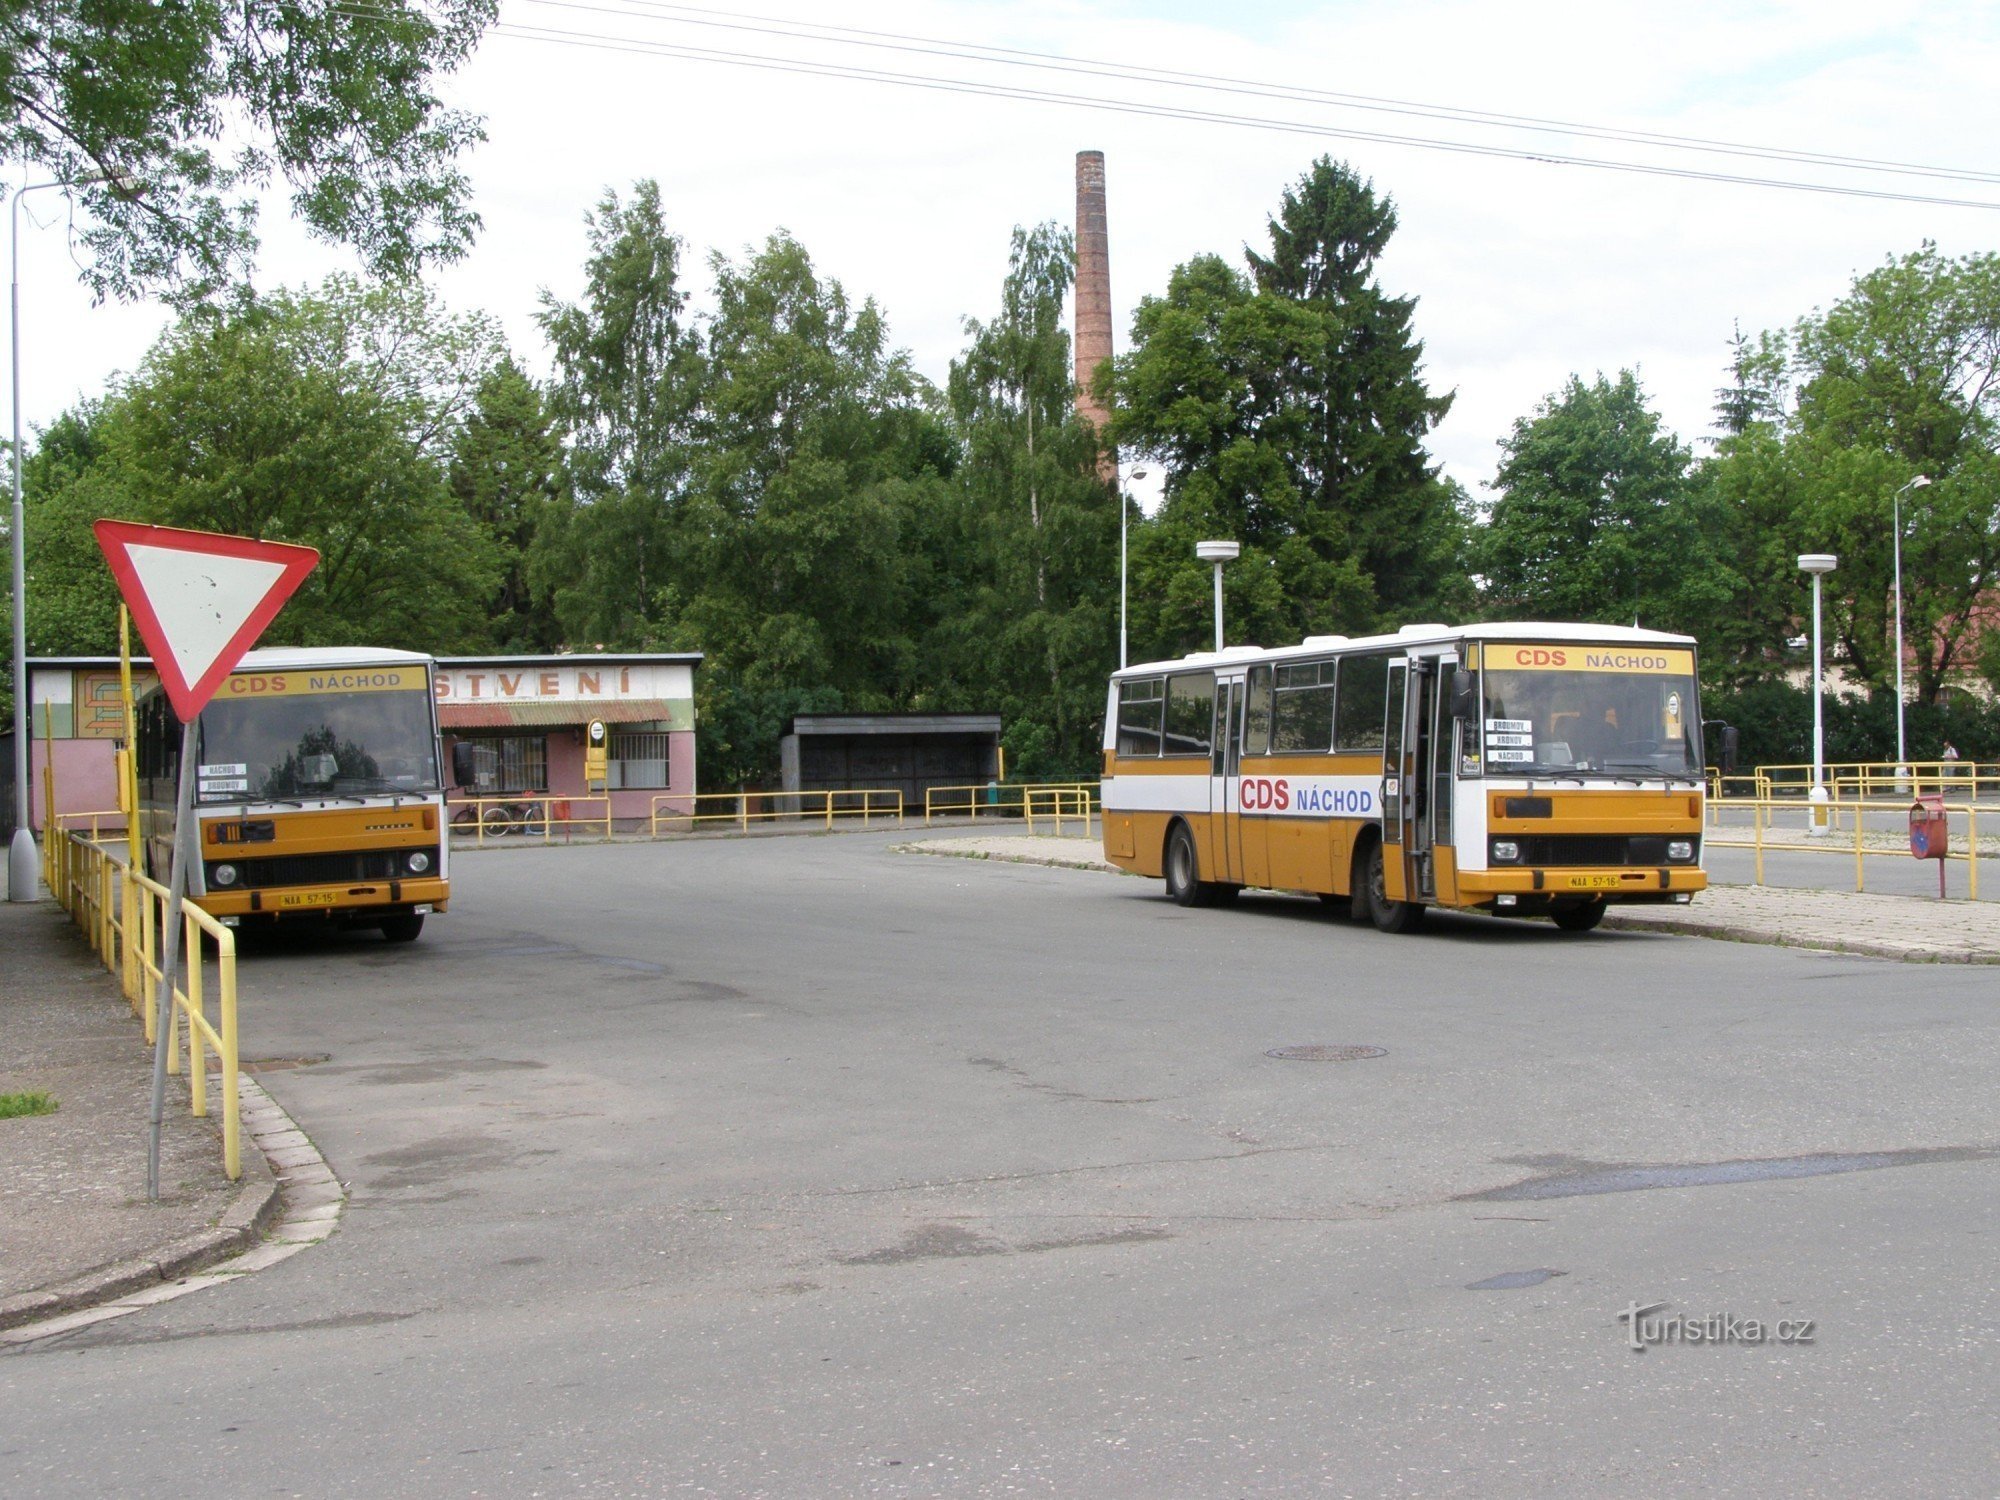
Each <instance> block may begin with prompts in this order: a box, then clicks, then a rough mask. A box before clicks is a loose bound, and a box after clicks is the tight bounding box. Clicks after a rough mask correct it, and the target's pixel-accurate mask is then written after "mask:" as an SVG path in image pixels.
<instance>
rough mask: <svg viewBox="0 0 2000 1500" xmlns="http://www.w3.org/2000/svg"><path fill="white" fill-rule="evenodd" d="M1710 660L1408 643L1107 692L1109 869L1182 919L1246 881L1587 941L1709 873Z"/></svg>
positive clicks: (1610, 642)
mask: <svg viewBox="0 0 2000 1500" xmlns="http://www.w3.org/2000/svg"><path fill="white" fill-rule="evenodd" d="M1702 798H1703V770H1702V752H1701V710H1700V707H1699V704H1698V702H1697V698H1696V682H1695V643H1694V641H1693V639H1692V638H1690V637H1688V636H1682V635H1667V634H1663V633H1661V632H1659V631H1652V630H1637V629H1631V628H1627V627H1621V626H1615V625H1551V624H1497V625H1474V626H1466V627H1464V628H1461V629H1452V628H1450V627H1447V626H1444V625H1410V626H1405V627H1404V628H1403V629H1402V630H1400V631H1398V632H1397V633H1396V634H1394V635H1387V636H1369V637H1358V638H1354V639H1349V638H1348V637H1346V636H1314V637H1311V638H1309V639H1307V640H1306V641H1305V642H1304V643H1303V644H1301V645H1298V646H1288V647H1284V648H1281V649H1277V650H1261V649H1258V648H1256V647H1231V648H1229V649H1227V650H1224V651H1219V652H1213V653H1206V654H1202V655H1196V656H1189V657H1185V658H1183V659H1181V660H1179V661H1163V662H1151V663H1148V664H1146V665H1143V666H1135V667H1129V668H1126V669H1123V670H1121V671H1119V672H1117V673H1116V674H1114V675H1113V677H1112V680H1111V694H1110V701H1109V705H1108V708H1107V712H1106V719H1105V731H1104V789H1103V806H1104V852H1105V857H1106V858H1108V859H1109V860H1110V861H1111V862H1112V863H1113V864H1116V865H1118V866H1120V867H1122V868H1124V869H1127V870H1131V871H1134V872H1135V873H1138V874H1141V875H1153V876H1163V877H1164V878H1165V880H1166V883H1167V892H1168V894H1169V895H1171V896H1172V897H1173V898H1174V899H1175V900H1176V901H1178V902H1180V903H1181V904H1182V905H1184V906H1195V905H1202V904H1206V903H1209V902H1214V901H1219V900H1227V899H1232V898H1233V897H1234V896H1235V895H1236V893H1237V892H1238V891H1240V890H1242V889H1243V888H1244V887H1246V886H1252V887H1262V888H1269V889H1275V890H1292V891H1312V892H1316V893H1317V894H1318V895H1320V896H1321V897H1322V898H1323V899H1325V900H1328V901H1334V900H1344V901H1346V902H1349V903H1351V906H1352V909H1353V911H1354V914H1355V915H1356V916H1357V917H1359V916H1362V915H1366V916H1368V917H1370V918H1372V919H1373V921H1374V923H1375V925H1376V926H1377V927H1380V928H1381V929H1382V930H1383V931H1385V932H1398V931H1401V930H1403V929H1405V928H1407V927H1410V926H1412V925H1414V924H1415V923H1416V922H1417V921H1418V919H1420V918H1421V917H1422V915H1423V913H1424V911H1425V909H1426V908H1428V907H1432V906H1442V907H1452V908H1457V909H1459V910H1469V911H1486V912H1495V913H1498V914H1500V915H1505V916H1541V915H1546V916H1548V917H1550V918H1552V919H1553V920H1554V921H1555V923H1556V925H1557V926H1559V927H1562V928H1565V929H1567V930H1569V931H1576V932H1582V931H1588V930H1589V929H1590V928H1593V927H1595V926H1596V925H1597V924H1598V922H1599V921H1600V920H1601V919H1602V918H1603V916H1604V913H1605V911H1606V909H1607V908H1608V907H1610V906H1613V905H1618V904H1626V903H1640V902H1648V903H1662V902H1685V901H1687V900H1689V899H1690V898H1691V897H1692V896H1693V894H1694V893H1695V892H1696V891H1699V890H1701V889H1703V888H1704V887H1705V886H1706V884H1707V877H1706V876H1705V874H1704V873H1703V871H1702V868H1701V829H1702Z"/></svg>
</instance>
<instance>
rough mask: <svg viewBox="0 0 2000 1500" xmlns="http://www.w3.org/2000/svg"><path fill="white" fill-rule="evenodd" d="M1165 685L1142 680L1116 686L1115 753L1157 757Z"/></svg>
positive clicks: (1156, 679) (1147, 679) (1157, 681)
mask: <svg viewBox="0 0 2000 1500" xmlns="http://www.w3.org/2000/svg"><path fill="white" fill-rule="evenodd" d="M1164 687H1165V684H1164V683H1163V682H1162V681H1161V680H1160V679H1159V678H1157V677H1142V678H1138V679H1135V680H1133V681H1129V682H1121V683H1119V684H1118V753H1119V754H1120V755H1158V754H1159V753H1160V714H1161V711H1162V710H1163V709H1164V708H1165V707H1166V703H1165V694H1164V692H1163V689H1164Z"/></svg>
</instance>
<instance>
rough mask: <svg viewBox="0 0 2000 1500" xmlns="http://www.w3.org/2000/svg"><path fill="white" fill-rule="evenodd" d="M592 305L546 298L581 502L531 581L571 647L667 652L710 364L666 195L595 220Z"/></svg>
mask: <svg viewBox="0 0 2000 1500" xmlns="http://www.w3.org/2000/svg"><path fill="white" fill-rule="evenodd" d="M585 223H586V225H587V227H588V233H589V241H590V258H589V259H588V261H587V262H586V263H585V291H584V296H583V300H582V301H581V302H578V303H573V304H566V303H562V302H559V301H557V300H556V299H555V298H554V297H552V296H550V295H549V294H548V293H546V292H544V293H543V294H542V311H541V314H540V317H541V324H542V328H543V331H544V332H545V333H546V334H547V335H548V338H549V342H550V344H551V345H552V346H553V348H554V353H555V370H556V373H555V381H554V385H553V387H552V388H551V390H550V393H549V409H550V412H551V414H552V415H553V417H554V418H555V421H556V425H557V429H558V431H559V432H560V433H561V435H562V437H563V439H564V441H565V443H566V445H567V448H568V454H569V457H568V466H569V470H570V474H571V479H572V495H571V498H570V503H568V504H564V505H558V506H556V507H555V508H554V509H553V510H552V511H551V512H550V514H549V516H548V517H547V522H546V524H545V525H544V526H543V527H542V529H541V530H540V532H539V533H538V535H537V538H536V542H535V547H534V555H533V558H532V560H531V564H530V568H529V573H530V577H531V579H532V580H533V582H534V586H535V588H536V590H537V592H538V593H539V594H541V595H543V596H545V597H546V598H547V599H548V600H549V601H550V607H551V608H552V609H553V611H554V613H555V616H556V618H557V620H558V621H559V622H560V624H561V627H562V630H563V631H564V632H565V633H566V635H567V636H568V638H569V639H570V640H572V641H579V642H589V643H592V644H601V645H609V646H619V647H631V646H637V645H640V644H643V643H645V642H647V641H649V640H653V639H656V638H657V637H658V635H659V633H660V632H661V630H662V629H664V628H665V623H664V620H663V610H664V607H665V601H666V600H668V599H669V598H670V597H671V595H672V592H673V590H674V588H675V586H676V584H677V582H678V580H680V579H681V578H682V577H683V576H684V575H685V571H686V570H685V568H684V567H683V566H682V563H683V561H684V559H685V554H686V552H687V549H688V546H689V545H690V544H689V541H688V539H687V538H686V537H685V536H684V535H677V533H678V532H685V531H686V529H687V526H688V524H689V523H688V519H687V517H686V515H685V512H686V509H687V507H688V504H689V485H690V472H691V464H692V452H693V444H694V441H695V434H696V425H695V424H696V422H697V420H698V418H699V415H700V409H701V401H702V394H703V389H704V386H705V385H706V382H707V365H706V362H705V359H704V356H703V353H702V349H701V343H700V340H699V338H698V336H697V334H696V332H695V330H694V328H693V326H692V322H691V319H690V316H689V314H688V311H687V300H688V299H687V293H686V291H685V290H684V289H683V288H682V286H681V258H682V256H683V254H684V253H685V248H686V247H685V245H684V244H683V242H682V240H681V239H680V237H679V236H678V235H676V234H674V233H672V232H671V231H670V230H669V229H668V228H667V225H666V218H665V215H664V213H663V211H662V210H661V207H660V190H659V185H658V184H657V183H655V182H652V181H650V180H648V181H642V182H640V183H638V184H637V185H636V186H635V187H634V188H633V191H632V197H631V200H630V201H629V202H624V201H621V200H620V199H619V197H618V195H617V193H615V192H611V191H607V192H606V193H605V195H604V197H603V199H602V200H601V201H600V202H599V204H598V206H597V209H596V211H595V212H594V213H592V214H590V215H588V216H587V217H586V220H585Z"/></svg>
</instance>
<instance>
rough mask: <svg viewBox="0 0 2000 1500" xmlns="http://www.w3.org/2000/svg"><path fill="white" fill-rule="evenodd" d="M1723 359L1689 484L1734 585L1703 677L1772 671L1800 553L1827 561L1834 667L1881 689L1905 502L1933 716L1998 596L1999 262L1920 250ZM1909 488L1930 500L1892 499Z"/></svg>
mask: <svg viewBox="0 0 2000 1500" xmlns="http://www.w3.org/2000/svg"><path fill="white" fill-rule="evenodd" d="M1736 353H1737V357H1736V359H1735V360H1734V361H1733V364H1734V367H1735V368H1734V369H1733V370H1732V374H1733V375H1734V376H1735V385H1734V387H1733V388H1732V390H1731V391H1730V392H1728V393H1725V394H1726V395H1727V396H1728V398H1729V399H1727V400H1726V401H1725V403H1724V408H1723V410H1722V411H1721V415H1722V416H1723V419H1724V426H1725V436H1724V437H1723V438H1722V440H1721V441H1720V442H1719V443H1718V445H1717V450H1716V454H1715V457H1714V458H1713V460H1711V461H1710V463H1708V464H1707V465H1705V466H1704V472H1703V475H1702V483H1703V487H1704V489H1705V491H1706V492H1707V493H1708V494H1709V496H1710V497H1711V499H1712V504H1713V510H1712V514H1713V515H1714V516H1715V517H1716V522H1717V524H1716V529H1715V532H1714V535H1716V537H1717V538H1718V541H1717V546H1716V551H1717V553H1718V554H1719V555H1720V556H1721V557H1722V558H1724V559H1725V560H1726V562H1727V564H1728V570H1730V571H1732V572H1733V575H1734V576H1733V579H1732V581H1731V585H1730V590H1729V593H1730V597H1729V600H1728V602H1727V603H1726V604H1725V605H1724V607H1723V608H1721V609H1719V610H1718V611H1717V612H1716V614H1715V618H1714V622H1713V624H1712V626H1711V630H1712V631H1713V633H1714V634H1715V635H1716V637H1717V644H1718V645H1719V646H1720V647H1721V649H1720V650H1715V649H1711V652H1710V655H1709V660H1710V662H1711V663H1716V662H1719V661H1726V662H1730V663H1732V664H1733V665H1734V667H1735V669H1736V670H1738V671H1743V672H1752V671H1755V670H1758V669H1760V668H1763V669H1768V668H1769V667H1771V666H1773V665H1775V663H1773V662H1772V661H1771V660H1770V658H1771V656H1772V654H1773V649H1774V648H1775V646H1776V643H1777V642H1779V641H1781V640H1782V639H1783V638H1784V636H1786V635H1789V634H1792V633H1795V631H1796V629H1797V626H1796V623H1795V622H1796V621H1797V619H1798V618H1799V617H1800V616H1801V615H1803V613H1804V611H1805V609H1806V600H1807V597H1808V592H1809V591H1808V589H1807V587H1806V584H1805V582H1804V580H1803V579H1802V578H1801V576H1800V575H1799V573H1798V570H1797V567H1796V565H1795V562H1794V557H1795V554H1797V553H1800V552H1832V553H1835V554H1837V555H1838V556H1839V558H1840V568H1839V570H1838V571H1837V572H1836V573H1834V574H1833V575H1832V577H1831V579H1830V580H1829V585H1830V586H1829V588H1828V589H1827V593H1826V608H1827V616H1828V631H1829V636H1830V638H1831V640H1832V642H1833V653H1832V654H1833V655H1834V656H1836V657H1837V658H1839V659H1842V660H1844V661H1845V662H1846V664H1847V665H1848V666H1849V668H1850V669H1851V670H1852V672H1853V673H1854V675H1855V676H1856V677H1857V678H1859V679H1860V680H1861V681H1863V682H1865V683H1867V684H1869V685H1870V686H1872V687H1874V688H1876V689H1883V688H1887V687H1889V686H1890V685H1891V684H1893V682H1894V680H1895V669H1896V663H1895V652H1894V646H1893V640H1894V635H1895V606H1894V577H1895V570H1894V563H1893V558H1894V551H1895V538H1894V527H1893V521H1892V517H1893V515H1894V512H1895V510H1896V508H1897V506H1896V496H1897V492H1898V491H1899V490H1901V491H1902V498H1901V506H1900V508H1901V512H1902V523H1903V542H1902V560H1903V601H1904V603H1903V610H1904V629H1903V635H1904V640H1905V642H1906V646H1907V649H1908V650H1909V652H1910V654H1911V657H1912V658H1913V661H1914V665H1915V672H1914V674H1913V676H1914V681H1913V684H1912V685H1913V686H1914V689H1915V695H1916V698H1917V701H1918V702H1920V703H1924V704H1929V703H1933V702H1935V701H1937V699H1938V696H1939V694H1940V693H1941V691H1942V690H1943V688H1944V686H1945V683H1946V681H1947V679H1948V678H1949V677H1950V675H1951V674H1952V673H1953V672H1954V671H1956V670H1961V669H1966V668H1970V667H1972V666H1973V665H1974V661H1973V656H1974V653H1975V652H1976V650H1977V647H1976V642H1977V640H1978V637H1979V618H1980V613H1981V610H1982V609H1983V608H1985V607H1986V605H1985V604H1984V601H1985V600H1987V599H1989V598H1990V596H1991V593H1992V590H1993V589H1994V587H1995V585H1996V583H2000V256H1994V255H1970V256H1965V257H1963V258H1961V259H1958V260H1950V259H1947V258H1945V257H1943V256H1940V255H1939V254H1938V253H1937V251H1936V249H1935V247H1933V246H1930V245H1926V246H1924V247H1923V248H1922V249H1921V250H1919V251H1917V252H1916V253H1914V254H1911V255H1906V256H1904V257H1902V258H1901V259H1899V260H1893V261H1890V262H1889V263H1888V264H1886V265H1884V266H1882V267H1879V268H1877V269H1876V270H1874V271H1871V272H1868V273H1866V274H1865V275H1862V276H1859V277H1857V278H1855V280H1854V282H1853V284H1852V286H1851V287H1850V289H1849V292H1848V295H1847V296H1846V297H1844V298H1842V299H1841V300H1840V301H1839V302H1837V303H1835V304H1834V305H1833V306H1832V307H1831V308H1830V309H1828V310H1827V311H1825V312H1816V313H1814V314H1812V315H1811V316H1809V317H1806V318H1803V319H1801V320H1800V321H1799V322H1798V323H1797V324H1796V325H1795V326H1794V327H1793V328H1792V329H1791V331H1790V333H1789V334H1788V335H1786V334H1765V335H1763V336H1762V338H1761V339H1760V340H1759V341H1758V343H1757V344H1756V345H1755V346H1754V348H1751V347H1748V346H1747V345H1746V344H1745V343H1744V341H1741V340H1740V339H1739V344H1738V348H1737V351H1736ZM1738 416H1740V417H1743V418H1745V419H1746V420H1744V422H1743V424H1742V426H1741V430H1740V431H1738V430H1733V429H1732V428H1731V427H1730V422H1731V420H1732V418H1733V417H1738ZM1918 475H1922V476H1924V477H1925V478H1926V479H1928V480H1929V481H1931V482H1930V483H1929V485H1928V486H1925V487H1918V488H1905V486H1908V485H1910V482H1911V481H1912V480H1913V479H1914V478H1915V477H1916V476H1918Z"/></svg>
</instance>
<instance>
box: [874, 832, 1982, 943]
mask: <svg viewBox="0 0 2000 1500" xmlns="http://www.w3.org/2000/svg"><path fill="white" fill-rule="evenodd" d="M903 847H905V848H907V849H911V850H915V851H917V852H920V853H924V854H949V855H958V856H960V857H961V858H968V859H1005V860H1015V861H1018V862H1021V863H1025V864H1042V865H1064V866H1069V867H1071V868H1074V869H1081V870H1104V871H1108V872H1111V873H1118V872H1117V871H1116V869H1115V867H1114V866H1112V865H1109V864H1106V863H1105V860H1104V851H1103V848H1102V846H1101V845H1100V844H1099V843H1098V842H1097V840H1096V839H1095V838H1088V839H1086V838H1067V837H1057V836H1054V835H1041V836H1035V835H1021V834H1014V835H997V836H985V835H966V836H960V837H942V838H925V839H919V840H916V841H914V842H912V843H909V844H906V845H904V846H903ZM1604 925H1605V926H1606V927H1627V928H1643V929H1648V930H1653V931H1661V932H1685V933H1689V934H1691V935H1694V936H1698V937H1711V938H1730V939H1734V940H1736V941H1738V942H1746V943H1777V944H1781V945H1783V946H1786V947H1794V948H1824V949H1829V950H1831V951H1833V952H1837V953H1862V954H1868V955H1871V956H1874V957H1877V958H1897V959H1905V960H1911V961H1914V962H1919V963H2000V903H1995V902H1991V901H1980V902H1974V901H1934V900H1931V899H1928V898H1922V897H1913V896H1882V895H1874V894H1863V893H1859V892H1855V891H1813V890H1792V889H1785V888H1780V887H1777V886H1748V885H1716V886H1710V887H1709V889H1708V890H1706V891H1704V892H1702V893H1701V894H1700V895H1698V896H1696V897H1695V898H1694V900H1693V901H1692V902H1691V903H1690V904H1689V905H1687V906H1628V907H1624V908H1621V909H1618V910H1616V911H1614V912H1613V913H1612V914H1610V915H1607V916H1606V917H1605V919H1604Z"/></svg>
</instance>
